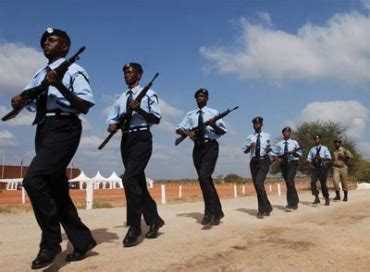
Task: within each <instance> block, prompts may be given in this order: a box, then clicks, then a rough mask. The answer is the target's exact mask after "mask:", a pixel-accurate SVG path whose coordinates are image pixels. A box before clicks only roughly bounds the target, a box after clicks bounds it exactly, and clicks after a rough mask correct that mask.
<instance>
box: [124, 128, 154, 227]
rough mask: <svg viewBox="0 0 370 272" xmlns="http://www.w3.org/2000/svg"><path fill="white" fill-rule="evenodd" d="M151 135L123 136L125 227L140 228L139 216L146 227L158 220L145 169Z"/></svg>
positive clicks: (150, 147) (131, 134)
mask: <svg viewBox="0 0 370 272" xmlns="http://www.w3.org/2000/svg"><path fill="white" fill-rule="evenodd" d="M152 147H153V145H152V134H151V133H150V131H149V130H144V131H137V132H132V133H129V134H123V136H122V141H121V156H122V161H123V164H124V166H125V173H124V174H123V177H122V182H123V186H124V189H125V195H126V203H127V205H126V206H127V225H129V226H135V227H140V222H141V214H143V215H144V220H145V222H146V224H147V225H151V224H153V223H156V222H157V221H158V220H159V215H158V211H157V205H156V203H155V201H154V200H153V199H152V197H151V196H150V194H149V191H148V188H147V184H146V178H145V173H144V170H145V167H146V165H147V164H148V162H149V159H150V156H151V155H152Z"/></svg>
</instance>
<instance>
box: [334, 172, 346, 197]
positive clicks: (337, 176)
mask: <svg viewBox="0 0 370 272" xmlns="http://www.w3.org/2000/svg"><path fill="white" fill-rule="evenodd" d="M347 173H348V168H347V167H346V166H345V167H333V183H334V188H335V191H340V187H339V181H340V182H341V183H342V189H343V191H344V192H348V186H347Z"/></svg>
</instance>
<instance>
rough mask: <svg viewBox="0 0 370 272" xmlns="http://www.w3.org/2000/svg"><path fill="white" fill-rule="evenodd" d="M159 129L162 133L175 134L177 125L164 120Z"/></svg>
mask: <svg viewBox="0 0 370 272" xmlns="http://www.w3.org/2000/svg"><path fill="white" fill-rule="evenodd" d="M158 129H159V130H162V131H166V132H171V133H175V130H176V125H174V124H173V123H171V122H170V121H168V120H166V119H164V120H161V122H160V123H159V125H158Z"/></svg>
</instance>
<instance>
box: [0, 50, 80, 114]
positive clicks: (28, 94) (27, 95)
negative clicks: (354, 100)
mask: <svg viewBox="0 0 370 272" xmlns="http://www.w3.org/2000/svg"><path fill="white" fill-rule="evenodd" d="M85 49H86V47H85V46H82V47H81V48H80V49H79V50H78V51H77V53H76V54H74V55H73V56H72V57H71V58H70V59H66V60H65V61H63V62H62V64H60V65H59V66H58V67H57V68H55V69H54V71H55V72H57V74H58V76H59V78H63V76H64V74H65V73H66V72H67V70H68V67H69V66H71V64H72V63H74V62H75V61H76V60H78V59H80V57H79V55H80V54H81V53H82V52H83V51H84V50H85ZM49 85H50V84H49V82H48V81H47V79H46V76H45V78H44V79H43V81H42V82H41V84H40V85H38V86H36V87H33V88H30V89H27V90H24V91H23V92H22V93H21V94H20V96H21V97H22V98H23V101H24V103H23V106H20V107H16V108H13V110H12V111H10V112H9V113H7V114H6V115H5V116H4V117H3V118H2V120H3V121H7V120H9V119H12V118H14V117H16V116H17V115H18V113H20V112H21V111H22V110H23V109H24V107H25V106H26V105H27V104H28V103H29V102H31V101H32V100H34V99H37V98H38V97H39V96H40V95H41V94H42V93H43V92H44V91H45V90H46V88H47V87H49Z"/></svg>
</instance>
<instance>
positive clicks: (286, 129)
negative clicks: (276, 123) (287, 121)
mask: <svg viewBox="0 0 370 272" xmlns="http://www.w3.org/2000/svg"><path fill="white" fill-rule="evenodd" d="M285 131H289V132H292V129H291V128H290V127H285V128H283V130H282V131H281V133H284V132H285Z"/></svg>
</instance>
